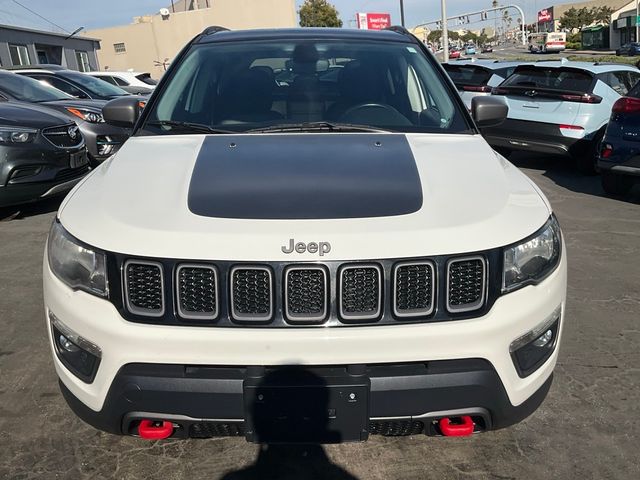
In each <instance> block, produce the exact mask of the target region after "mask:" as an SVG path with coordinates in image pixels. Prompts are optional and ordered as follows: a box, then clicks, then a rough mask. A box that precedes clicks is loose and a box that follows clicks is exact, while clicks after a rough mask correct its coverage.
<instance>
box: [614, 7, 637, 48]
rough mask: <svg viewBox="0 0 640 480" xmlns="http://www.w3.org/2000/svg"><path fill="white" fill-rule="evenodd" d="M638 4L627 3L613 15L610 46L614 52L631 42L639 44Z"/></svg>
mask: <svg viewBox="0 0 640 480" xmlns="http://www.w3.org/2000/svg"><path fill="white" fill-rule="evenodd" d="M635 20H636V2H635V1H632V2H627V3H626V5H624V6H622V7H620V8H618V9H617V10H616V11H615V12H613V15H611V29H610V33H609V44H610V48H611V49H612V50H617V49H618V48H620V46H621V45H624V44H625V43H629V42H637V41H638V39H637V38H636V23H635Z"/></svg>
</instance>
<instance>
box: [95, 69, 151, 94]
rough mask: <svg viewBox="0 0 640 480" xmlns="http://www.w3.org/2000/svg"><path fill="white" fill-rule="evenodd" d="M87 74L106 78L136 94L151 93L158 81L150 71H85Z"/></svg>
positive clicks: (111, 82)
mask: <svg viewBox="0 0 640 480" xmlns="http://www.w3.org/2000/svg"><path fill="white" fill-rule="evenodd" d="M85 73H86V74H87V75H91V76H92V77H95V78H99V79H100V80H104V81H105V82H107V83H110V84H111V85H116V86H118V87H120V88H121V89H123V90H125V91H127V92H129V93H132V94H134V95H149V94H151V92H153V89H154V88H155V87H156V84H157V83H158V82H157V80H154V79H153V78H151V74H149V73H140V72H112V71H110V70H109V71H104V72H85Z"/></svg>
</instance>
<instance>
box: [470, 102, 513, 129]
mask: <svg viewBox="0 0 640 480" xmlns="http://www.w3.org/2000/svg"><path fill="white" fill-rule="evenodd" d="M508 113H509V107H508V106H507V104H506V103H504V101H503V100H502V99H500V98H497V97H474V98H472V99H471V116H472V117H473V119H474V120H475V122H476V125H477V126H478V128H486V127H496V126H498V125H500V124H501V123H502V122H504V121H505V120H506V119H507V114H508Z"/></svg>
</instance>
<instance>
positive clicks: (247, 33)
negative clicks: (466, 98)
mask: <svg viewBox="0 0 640 480" xmlns="http://www.w3.org/2000/svg"><path fill="white" fill-rule="evenodd" d="M209 32H210V33H209ZM285 38H286V39H304V38H308V39H315V40H374V41H381V42H405V43H406V42H414V41H415V40H414V39H413V37H411V36H409V35H408V34H403V33H399V32H398V31H397V30H356V29H351V28H278V29H275V28H274V29H260V30H235V31H234V30H224V29H221V28H211V27H210V28H209V29H205V31H204V32H203V34H202V35H201V36H200V37H199V38H197V39H196V41H195V43H213V42H238V41H252V40H278V39H285Z"/></svg>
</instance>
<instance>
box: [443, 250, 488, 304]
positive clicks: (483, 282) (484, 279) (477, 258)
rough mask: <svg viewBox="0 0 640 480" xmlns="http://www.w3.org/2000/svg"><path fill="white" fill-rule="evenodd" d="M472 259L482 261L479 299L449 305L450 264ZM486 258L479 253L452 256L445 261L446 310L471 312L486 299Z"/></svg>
mask: <svg viewBox="0 0 640 480" xmlns="http://www.w3.org/2000/svg"><path fill="white" fill-rule="evenodd" d="M472 260H480V262H481V263H482V286H481V294H480V299H479V300H478V301H476V302H474V303H469V304H463V305H451V302H450V300H451V266H452V265H455V264H456V263H461V262H468V261H472ZM487 270H488V269H487V260H486V259H485V257H483V256H481V255H472V256H469V257H458V258H452V259H450V260H448V261H447V311H449V312H451V313H462V312H471V311H473V310H478V309H480V308H482V306H483V305H484V303H485V301H486V299H487V276H488V271H487Z"/></svg>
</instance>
